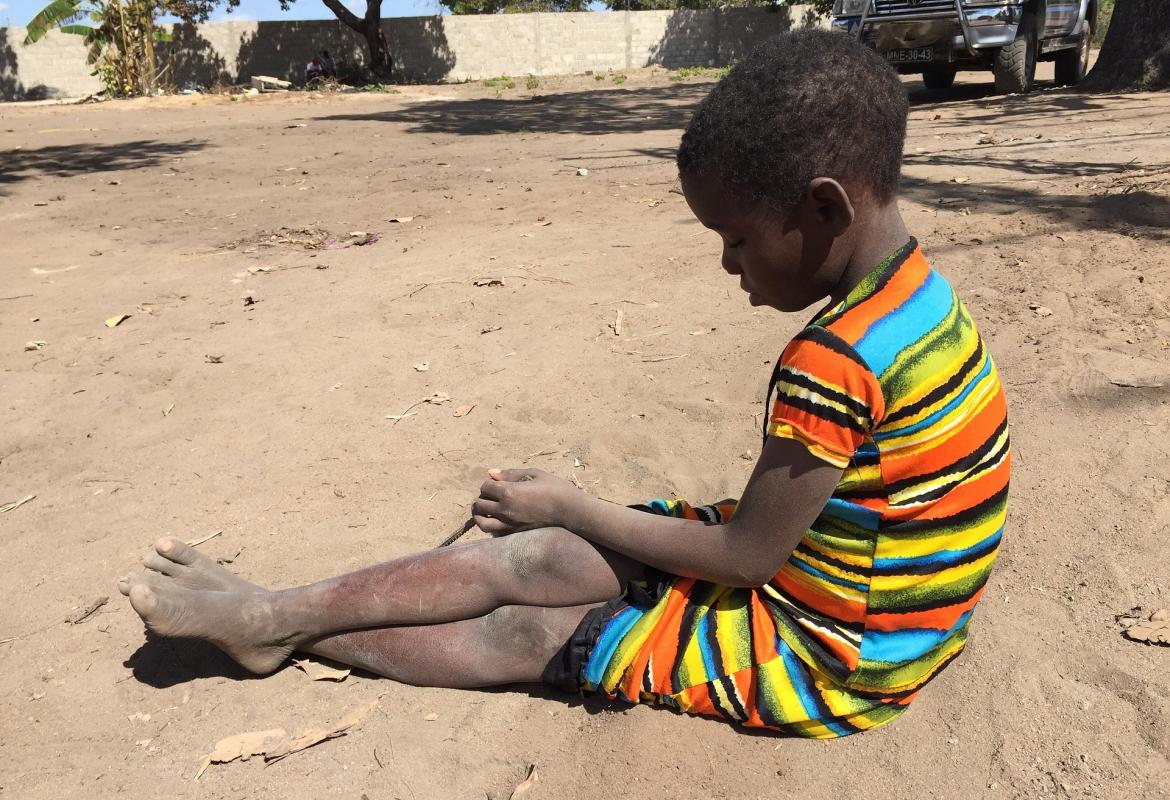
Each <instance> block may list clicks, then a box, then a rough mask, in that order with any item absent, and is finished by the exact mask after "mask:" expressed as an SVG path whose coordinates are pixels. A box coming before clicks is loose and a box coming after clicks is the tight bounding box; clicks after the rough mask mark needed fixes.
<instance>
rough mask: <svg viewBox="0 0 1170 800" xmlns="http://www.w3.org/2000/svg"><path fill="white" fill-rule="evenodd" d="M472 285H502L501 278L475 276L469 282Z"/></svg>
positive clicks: (502, 280)
mask: <svg viewBox="0 0 1170 800" xmlns="http://www.w3.org/2000/svg"><path fill="white" fill-rule="evenodd" d="M471 285H472V286H503V285H504V279H503V278H476V279H475V280H473V281H472V282H471Z"/></svg>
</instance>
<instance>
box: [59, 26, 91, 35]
mask: <svg viewBox="0 0 1170 800" xmlns="http://www.w3.org/2000/svg"><path fill="white" fill-rule="evenodd" d="M57 30H59V31H61V33H72V34H75V35H77V36H89V35H90V34H91V33H93V28H91V27H90V26H88V25H62V26H61V27H60V28H58V29H57Z"/></svg>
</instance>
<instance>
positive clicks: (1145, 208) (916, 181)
mask: <svg viewBox="0 0 1170 800" xmlns="http://www.w3.org/2000/svg"><path fill="white" fill-rule="evenodd" d="M920 158H921V160H922V162H921V163H929V164H930V165H931V166H934V167H939V166H942V165H950V166H953V167H955V169H961V168H963V167H965V166H972V165H981V166H988V165H989V164H991V161H990V160H989V159H986V158H984V159H973V158H970V157H962V158H950V157H948V154H946V153H940V154H934V155H923V156H921V157H920ZM914 161H915V157H908V158H907V163H914ZM993 165H994V166H996V167H998V168H999V169H1004V170H1011V171H1014V172H1017V173H1019V174H1020V175H1021V176H1033V175H1052V176H1066V177H1067V176H1086V177H1091V178H1093V179H1097V180H1101V183H1100V185H1097V186H1096V187H1095V188H1094V189H1089V190H1086V191H1084V192H1083V193H1075V194H1074V193H1064V194H1062V193H1060V192H1054V191H1051V190H1047V189H1043V188H1040V187H1035V186H1024V185H1022V182H1023V181H1027V180H1029V179H1028V178H1024V177H1021V179H1020V181H1019V182H1017V181H1012V182H1003V183H967V184H962V185H956V184H954V183H952V182H947V181H931V180H924V179H921V178H914V177H909V176H905V177H903V179H902V191H901V196H902V197H903V198H904V199H906V200H910V201H912V202H916V203H920V204H922V205H924V206H928V207H930V206H943V207H948V208H950V209H953V210H958V209H962V208H969V209H977V210H979V211H981V212H985V213H991V214H1011V213H1015V212H1017V211H1022V210H1026V211H1028V212H1029V213H1031V214H1036V215H1039V216H1041V217H1042V218H1045V219H1046V220H1047V221H1048V222H1050V223H1052V224H1054V225H1056V226H1058V228H1059V229H1062V230H1077V231H1086V230H1099V231H1113V232H1115V233H1122V234H1127V235H1134V236H1139V237H1141V238H1145V239H1156V240H1170V196H1167V194H1166V193H1164V192H1159V191H1157V189H1156V187H1150V186H1143V185H1141V184H1140V183H1137V182H1131V183H1130V182H1127V179H1126V173H1127V171H1129V170H1132V169H1133V165H1131V164H1124V163H1112V164H1102V163H1088V162H1085V163H1077V162H1072V163H1060V164H1052V163H1047V162H1045V163H1037V162H1035V161H1033V160H1028V159H1020V160H1008V159H999V160H996V161H995V163H994V164H993ZM1154 169H1163V170H1165V169H1170V165H1162V166H1161V167H1154Z"/></svg>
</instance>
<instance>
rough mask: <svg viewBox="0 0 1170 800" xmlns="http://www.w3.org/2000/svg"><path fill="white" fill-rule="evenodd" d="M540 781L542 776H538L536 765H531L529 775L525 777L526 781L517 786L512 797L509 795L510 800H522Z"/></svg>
mask: <svg viewBox="0 0 1170 800" xmlns="http://www.w3.org/2000/svg"><path fill="white" fill-rule="evenodd" d="M539 780H540V775H538V774H537V772H536V765H535V764H529V765H528V775H527V776H525V778H524V780H522V781H520V783H518V784H516V788H515V789H513V790H512V793H511V794H510V795H508V800H520V798H521V797H524V796H526V795H527V794H528V792H529V791H531V789H532V787H533V786H535V785H536V782H537V781H539Z"/></svg>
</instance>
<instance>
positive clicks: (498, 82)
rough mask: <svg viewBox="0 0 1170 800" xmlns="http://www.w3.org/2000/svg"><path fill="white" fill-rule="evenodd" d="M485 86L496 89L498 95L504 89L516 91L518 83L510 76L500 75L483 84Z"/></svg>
mask: <svg viewBox="0 0 1170 800" xmlns="http://www.w3.org/2000/svg"><path fill="white" fill-rule="evenodd" d="M483 85H484V86H486V87H488V88H489V89H495V90H496V92H497V95H498V93H499V92H500V91H501V90H503V89H515V88H516V81H514V80H512V77H511V76H510V75H500V76H498V77H495V78H488V79H487V80H485V81H484V82H483Z"/></svg>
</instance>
